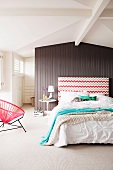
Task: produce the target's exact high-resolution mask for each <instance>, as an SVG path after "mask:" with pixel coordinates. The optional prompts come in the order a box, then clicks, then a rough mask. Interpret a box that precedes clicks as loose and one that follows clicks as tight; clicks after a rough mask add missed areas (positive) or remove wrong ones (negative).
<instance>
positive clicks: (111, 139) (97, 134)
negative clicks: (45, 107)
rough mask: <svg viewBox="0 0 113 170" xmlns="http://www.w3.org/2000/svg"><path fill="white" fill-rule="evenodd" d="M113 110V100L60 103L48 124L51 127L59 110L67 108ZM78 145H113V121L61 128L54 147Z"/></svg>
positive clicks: (62, 126) (89, 122) (53, 111)
mask: <svg viewBox="0 0 113 170" xmlns="http://www.w3.org/2000/svg"><path fill="white" fill-rule="evenodd" d="M99 107H100V108H113V99H112V98H110V97H107V96H105V97H103V100H102V99H101V100H99V101H83V102H74V103H65V102H60V103H59V104H58V105H57V106H56V107H55V108H54V109H53V110H52V112H51V114H50V116H49V119H48V124H49V125H50V124H51V123H52V121H53V119H54V116H55V115H56V113H57V112H58V111H59V110H62V109H65V108H99ZM77 143H113V120H109V121H85V122H82V123H79V124H74V125H69V124H68V125H67V124H63V125H61V127H60V131H59V135H58V136H56V140H55V143H54V145H55V146H57V147H61V146H66V145H68V144H77Z"/></svg>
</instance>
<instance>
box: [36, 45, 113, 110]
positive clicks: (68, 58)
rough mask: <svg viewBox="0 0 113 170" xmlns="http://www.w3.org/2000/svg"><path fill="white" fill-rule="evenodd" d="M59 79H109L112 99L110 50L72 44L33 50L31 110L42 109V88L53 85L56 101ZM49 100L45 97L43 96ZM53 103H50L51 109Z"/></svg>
mask: <svg viewBox="0 0 113 170" xmlns="http://www.w3.org/2000/svg"><path fill="white" fill-rule="evenodd" d="M59 76H74V77H75V76H77V77H80V76H83V77H84V76H85V77H86V76H87V77H92V76H94V77H109V78H110V96H113V88H112V87H113V49H112V48H107V47H102V46H96V45H91V44H85V43H81V44H80V45H79V46H75V44H74V42H72V43H65V44H58V45H53V46H46V47H39V48H36V49H35V109H37V108H38V107H41V108H43V109H45V107H46V105H45V104H44V103H40V102H39V99H41V98H42V94H43V90H42V88H43V87H46V88H47V87H48V85H54V87H55V92H54V93H53V98H55V99H57V90H58V88H57V86H58V77H59ZM47 95H48V96H49V93H47ZM56 104H57V103H51V104H50V109H52V108H53V107H54V106H55V105H56Z"/></svg>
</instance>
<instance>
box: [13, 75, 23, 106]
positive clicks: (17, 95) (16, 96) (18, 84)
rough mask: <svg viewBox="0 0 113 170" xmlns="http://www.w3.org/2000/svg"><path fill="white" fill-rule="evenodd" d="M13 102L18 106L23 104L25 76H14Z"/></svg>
mask: <svg viewBox="0 0 113 170" xmlns="http://www.w3.org/2000/svg"><path fill="white" fill-rule="evenodd" d="M12 91H13V93H12V95H13V96H12V99H13V103H15V104H16V105H17V106H20V107H21V106H22V105H23V77H17V76H13V90H12Z"/></svg>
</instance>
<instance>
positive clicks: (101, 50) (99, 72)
mask: <svg viewBox="0 0 113 170" xmlns="http://www.w3.org/2000/svg"><path fill="white" fill-rule="evenodd" d="M24 2H25V1H23V4H24ZM77 2H78V1H72V3H71V4H70V3H68V1H65V2H64V1H63V2H62V4H60V5H61V6H62V7H63V4H65V5H66V4H67V6H68V5H69V4H70V8H71V7H73V5H74V4H75V6H76V5H77V7H78V8H80V7H82V8H83V6H84V5H83V3H84V2H83V1H79V2H81V3H82V4H81V6H80V4H78V3H77ZM106 2H108V1H100V3H102V5H100V8H99V9H100V12H102V11H101V10H102V9H101V8H102V6H104V5H105V3H106ZM4 3H5V1H4ZM59 3H60V2H59ZM88 3H89V4H90V5H89V6H90V8H91V7H92V6H93V5H94V4H93V3H95V1H91V2H90V1H86V5H88ZM13 4H14V3H13ZM18 5H19V4H18ZM24 5H25V4H24ZM28 5H29V3H28ZM35 5H36V4H35ZM57 5H58V4H55V7H58V6H57ZM106 5H107V4H106ZM110 5H112V3H111V4H110ZM12 6H13V5H12ZM3 7H4V6H3ZM20 7H21V6H20ZM32 7H33V2H32ZM40 7H41V4H40ZM51 7H52V2H51ZM12 8H13V7H12ZM103 8H105V6H104V7H103ZM85 9H86V6H85ZM99 9H98V10H99ZM64 12H68V11H64ZM59 13H60V11H59ZM13 15H14V14H13ZM27 15H28V14H27ZM35 15H36V14H35ZM57 15H58V14H57ZM73 15H75V17H74V18H73V17H64V18H62V17H60V20H59V19H58V20H55V18H54V21H55V22H52V24H51V25H50V20H49V21H48V23H46V22H45V20H47V17H46V19H45V20H43V24H44V23H45V25H43V28H46V27H47V26H48V25H49V26H48V30H49V32H48V33H47V32H45V33H46V34H44V35H45V37H44V38H41V37H39V39H38V40H37V39H36V37H38V35H36V33H37V32H40V30H41V28H39V25H38V26H36V23H38V22H39V20H37V21H36V16H35V21H34V22H33V21H32V24H34V27H35V29H36V30H38V31H36V30H35V31H34V30H32V33H33V31H34V34H35V35H34V36H35V38H34V39H33V37H29V38H30V39H29V40H30V41H29V42H28V43H27V44H30V45H28V46H26V42H25V39H26V41H27V39H28V34H30V35H31V34H32V33H30V32H27V31H26V30H25V27H24V30H25V31H26V34H27V38H26V36H25V39H24V38H23V39H24V42H23V39H22V43H23V44H24V45H23V46H25V47H23V48H22V49H20V50H17V51H16V52H18V53H19V51H20V55H22V51H24V50H25V51H27V49H30V47H31V49H33V48H34V47H35V48H36V47H40V48H36V53H40V51H41V55H42V58H41V61H42V62H43V63H41V64H42V67H41V68H39V66H38V69H39V73H40V75H41V81H40V86H38V88H37V90H38V91H37V94H39V97H38V98H36V100H38V99H40V98H41V97H42V87H43V86H44V87H47V86H48V85H50V83H51V84H52V85H54V87H55V92H54V93H53V97H54V98H56V99H57V86H56V84H57V79H55V78H54V77H57V76H88V77H89V76H105V77H109V78H111V82H110V83H111V84H112V78H113V69H112V63H113V62H112V60H113V59H112V56H113V55H112V53H113V52H112V48H113V47H112V44H113V38H112V36H113V33H112V23H113V22H112V17H110V16H109V17H108V18H109V19H106V17H105V18H103V19H102V18H99V19H97V18H95V17H96V15H95V17H94V18H93V19H94V20H93V19H92V20H91V22H93V24H94V25H93V26H92V27H91V29H90V26H91V25H88V27H87V28H86V29H85V28H84V31H83V34H82V36H81V37H80V39H81V38H83V35H84V38H83V39H81V41H80V42H83V43H80V45H78V46H75V43H74V42H75V41H76V39H77V37H76V35H78V32H79V30H80V28H81V27H83V26H82V25H84V22H86V20H85V19H83V18H82V19H83V20H82V21H80V22H77V19H76V16H78V15H80V13H79V14H78V13H76V14H73ZM13 17H14V16H13ZM13 17H12V18H13ZM80 17H81V16H80ZM85 17H86V16H85ZM103 17H104V16H103ZM56 18H59V17H56ZM66 18H67V21H66ZM95 19H97V20H96V21H95ZM16 20H17V19H16ZM23 20H24V19H23ZM6 21H7V20H6ZM14 21H15V20H14ZM17 21H18V20H17ZM17 21H15V22H16V24H17V26H18V28H19V31H20V32H21V26H19V23H17ZM73 21H74V22H73ZM94 21H95V22H94ZM108 21H110V23H108ZM4 22H5V21H4ZM10 22H11V23H12V22H13V19H12V20H10ZM58 22H59V24H60V26H59V27H58ZM66 22H68V23H66ZM39 23H40V22H39ZM74 23H75V24H74ZM103 23H104V24H103ZM69 24H70V26H69ZM90 24H91V23H90ZM105 25H107V26H108V27H107V26H105ZM5 26H6V25H5ZM9 26H10V25H9ZM27 26H28V27H29V29H30V25H27ZM40 26H42V25H41V23H40ZM79 26H80V27H79ZM84 26H85V25H84ZM102 26H103V27H102ZM85 27H86V26H85ZM75 28H76V32H75ZM96 28H97V29H96ZM100 28H101V29H100ZM102 28H103V29H102ZM5 29H6V27H5V28H4V30H5ZM59 29H61V32H60V30H59ZM89 29H90V30H89ZM17 30H18V29H17V28H16V31H17ZM102 30H103V31H105V33H104V36H103V31H102ZM2 31H3V30H2ZM13 31H14V33H15V30H13ZM42 31H44V30H42ZM87 31H89V32H88V33H87V34H85V33H86V32H87ZM53 32H54V33H55V34H53ZM17 33H18V36H20V33H19V32H18V31H17ZM69 33H70V34H69ZM71 33H72V34H71ZM24 34H25V32H24ZM24 34H23V35H24ZM26 34H25V35H26ZM12 35H13V34H11V32H10V35H7V36H8V37H10V36H12ZM47 35H50V36H47ZM61 35H62V36H61ZM74 35H75V36H74ZM16 36H17V35H14V37H16ZM14 37H12V41H11V39H10V42H9V44H8V46H9V47H10V46H11V43H13V47H14V45H16V43H15V42H18V41H16V40H15V39H14ZM20 37H22V35H21V36H20ZM42 37H43V34H42ZM4 38H5V37H4ZM56 38H57V39H56ZM5 40H6V39H5ZM8 41H9V40H7V41H6V42H7V43H8ZM31 42H34V43H33V44H31ZM2 43H3V40H2V42H1V43H0V44H2ZM22 43H21V44H20V45H21V47H22ZM107 43H108V44H107ZM55 44H59V45H55ZM60 44H61V45H60ZM91 44H92V45H91ZM17 45H18V47H19V44H18V43H17ZM41 46H48V47H41ZM105 46H106V47H105ZM52 47H53V48H52ZM109 47H110V48H109ZM57 48H58V49H57ZM0 49H1V51H2V47H0ZM7 49H8V48H7ZM12 49H13V50H14V48H12ZM16 49H17V48H16ZM42 49H44V51H42ZM14 51H15V50H14ZM55 51H57V54H56V53H55ZM31 52H32V50H31ZM45 54H46V55H45ZM70 54H71V55H70ZM75 54H76V56H74V55H75ZM36 55H37V54H36ZM47 55H49V60H48V59H47ZM108 55H109V59H108ZM25 56H27V53H26V55H25ZM56 56H57V58H56ZM58 56H60V57H58ZM79 56H80V58H79ZM90 56H91V58H90ZM27 57H28V56H27ZM52 57H53V59H54V60H53V59H52ZM68 57H69V59H68ZM38 59H40V58H37V60H38ZM75 60H76V62H75ZM73 61H74V62H75V67H74V66H73V63H74V62H73ZM38 63H39V62H38ZM58 63H59V67H60V68H59V67H57V66H58V65H57V64H58ZM53 64H54V67H53ZM68 64H69V66H68ZM62 65H63V66H64V67H62ZM65 66H66V67H65ZM67 66H68V67H67ZM66 68H69V69H66ZM70 68H72V69H70ZM87 68H88V69H87ZM57 71H58V72H57ZM45 73H46V74H45ZM47 73H49V76H47ZM53 73H54V74H53ZM45 76H46V77H45ZM45 79H46V80H47V81H46V82H45ZM8 81H9V80H8ZM112 94H113V92H112V85H110V95H111V96H113V95H112ZM36 103H37V104H38V106H39V102H37V101H36ZM36 107H37V106H36ZM41 107H43V109H45V107H44V105H43V104H42V105H41ZM53 107H54V104H53V105H52V104H51V105H50V109H52V108H53ZM30 118H31V117H30ZM27 120H29V118H28V119H27ZM23 121H24V120H23ZM33 121H34V122H35V123H36V124H35V123H34V122H30V125H31V126H32V129H33V128H34V126H35V127H36V131H33V130H31V131H28V132H27V133H26V134H23V132H22V131H19V135H18V138H17V139H18V140H16V136H13V135H12V132H10V134H9V133H8V134H7V135H5V136H4V137H3V138H2V139H1V142H2V143H1V146H2V144H3V142H4V140H5V139H7V138H8V136H9V141H10V145H9V146H10V148H9V147H8V145H7V146H6V144H8V143H7V142H6V141H5V142H6V143H5V148H6V152H5V154H4V152H3V149H1V150H2V152H1V153H3V155H4V156H3V155H1V157H2V160H3V162H1V165H2V167H3V168H2V169H4V170H5V169H8V166H9V167H10V169H15V167H17V168H16V169H18V168H19V169H33V168H34V169H41V168H42V169H47V168H48V169H51V168H52V167H54V169H64V167H65V169H66V167H67V169H71V167H72V169H74V168H75V167H74V166H75V164H76V165H77V167H76V169H77V168H78V169H80V168H81V166H82V165H83V166H82V169H84V168H86V169H93V168H95V169H99V170H100V169H104V168H106V169H107V167H108V169H110V168H111V169H112V146H109V147H108V146H101V147H99V146H87V145H85V146H83V145H80V146H77V147H76V146H75V147H71V146H70V147H67V149H66V148H65V149H60V150H58V149H57V148H53V147H52V148H45V147H44V148H41V147H38V148H37V143H36V142H37V141H38V140H39V139H37V135H39V136H42V135H44V134H45V133H46V131H47V129H46V128H47V126H46V119H44V118H39V121H38V120H37V119H34V118H33ZM37 121H38V122H37ZM40 121H41V122H42V124H40ZM24 123H26V122H24ZM37 124H39V125H40V126H38V125H37ZM27 127H28V129H29V128H30V127H29V125H28V124H27ZM39 131H40V132H39ZM16 132H18V131H15V132H13V133H15V135H16ZM21 132H22V134H23V139H25V141H23V140H22V142H20V141H19V136H20V137H21ZM38 133H39V134H38ZM27 134H28V136H27ZM10 136H11V137H12V138H10ZM25 136H26V137H25ZM34 136H35V137H34ZM31 138H33V139H31ZM34 138H35V139H34ZM3 139H4V140H3ZM13 139H15V140H16V141H15V143H14V142H13ZM33 140H34V141H35V146H34V141H33ZM11 143H12V144H11ZM16 143H17V144H16ZM18 144H20V145H19V146H18ZM27 144H28V147H27ZM13 146H14V147H13ZM21 146H22V147H21ZM18 147H19V149H18ZM29 147H30V148H29ZM13 148H14V149H13ZM22 148H24V151H23V150H22ZM32 148H33V150H32ZM35 149H36V151H37V153H40V156H39V155H37V153H36V151H35ZM50 149H51V150H52V149H53V152H50ZM101 149H102V150H101ZM18 150H19V151H18ZM78 150H79V151H78ZM80 150H81V152H80ZM7 151H8V153H9V156H7ZM74 151H75V152H77V155H78V158H77V156H75V154H74ZM15 152H16V153H17V154H16V153H15ZM46 152H49V153H46ZM34 153H35V155H34ZM90 153H91V154H90ZM101 153H102V154H101ZM106 153H107V156H106ZM13 154H14V156H15V159H16V163H17V164H15V159H14V156H13ZM21 154H22V155H23V159H21V157H22V155H21ZM26 154H27V157H26ZM62 154H64V155H65V156H64V155H62ZM67 154H68V155H69V156H71V160H70V159H69V158H68V155H67ZM20 155H21V156H20ZM30 155H31V156H30ZM52 155H54V160H53V161H52ZM5 156H6V160H7V159H9V161H10V162H11V163H12V164H10V162H9V164H8V163H7V166H6V168H5V167H4V164H3V163H5V162H6V160H5ZM35 156H36V157H35ZM79 156H80V157H81V158H82V160H81V159H79V158H80V157H79ZM31 157H32V158H33V159H31ZM40 157H41V158H40ZM48 157H49V158H50V159H48ZM84 157H85V158H87V159H86V160H84V159H83V158H84ZM3 158H4V159H3ZM91 158H93V159H91ZM108 158H109V159H108ZM110 158H111V159H110ZM18 159H19V161H21V163H20V164H19V163H18ZM37 159H39V161H37ZM50 160H51V161H50ZM88 160H89V161H90V163H91V164H90V165H89V162H88ZM98 160H99V161H98ZM106 160H107V162H106ZM55 161H56V162H58V161H59V163H57V164H56V163H55ZM81 161H82V162H81ZM84 161H85V162H84ZM93 161H95V162H96V163H94V162H93ZM27 162H28V164H27ZM66 162H67V164H66ZM103 162H105V164H104V165H103ZM24 163H25V166H26V167H24ZM40 163H41V164H40ZM81 164H82V165H81ZM95 164H96V165H97V166H96V165H95ZM22 166H23V167H24V168H23V167H22ZM37 167H38V168H37Z"/></svg>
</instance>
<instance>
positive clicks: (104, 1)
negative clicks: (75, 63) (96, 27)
mask: <svg viewBox="0 0 113 170" xmlns="http://www.w3.org/2000/svg"><path fill="white" fill-rule="evenodd" d="M109 2H110V0H99V1H97V2H96V4H95V6H94V8H93V10H92V16H91V17H90V19H88V20H87V21H86V23H85V25H84V26H83V27H82V28H81V31H80V33H79V35H78V37H77V39H76V40H75V45H79V44H80V42H81V41H82V40H83V38H84V37H85V36H86V34H87V33H88V31H89V30H90V29H91V27H92V26H93V24H94V23H95V22H96V20H97V19H98V18H99V16H100V14H101V13H102V11H103V10H104V9H105V7H106V6H107V5H108V3H109Z"/></svg>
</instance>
